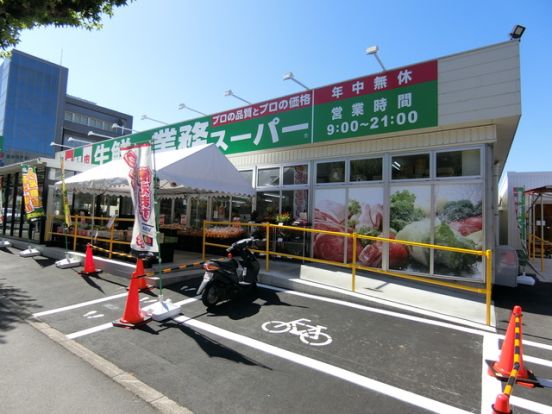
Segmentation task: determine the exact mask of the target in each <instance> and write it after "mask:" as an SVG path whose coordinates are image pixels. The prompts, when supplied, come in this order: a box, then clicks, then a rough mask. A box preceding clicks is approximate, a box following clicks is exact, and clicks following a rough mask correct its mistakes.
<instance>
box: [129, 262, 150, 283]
mask: <svg viewBox="0 0 552 414" xmlns="http://www.w3.org/2000/svg"><path fill="white" fill-rule="evenodd" d="M132 277H136V278H137V279H138V282H137V283H138V290H139V291H142V290H150V289H151V288H152V287H153V286H150V285H149V284H148V281H147V280H146V272H145V271H144V262H143V260H142V259H137V260H136V270H135V271H134V273H133V274H132Z"/></svg>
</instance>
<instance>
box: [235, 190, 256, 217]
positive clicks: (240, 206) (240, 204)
mask: <svg viewBox="0 0 552 414" xmlns="http://www.w3.org/2000/svg"><path fill="white" fill-rule="evenodd" d="M234 217H239V218H240V221H250V220H253V221H256V217H252V214H251V199H250V198H249V197H237V196H233V197H232V218H234Z"/></svg>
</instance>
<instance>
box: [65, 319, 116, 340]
mask: <svg viewBox="0 0 552 414" xmlns="http://www.w3.org/2000/svg"><path fill="white" fill-rule="evenodd" d="M109 328H113V323H112V322H107V323H104V324H101V325H98V326H94V327H92V328H88V329H84V330H82V331H78V332H74V333H72V334H69V335H66V336H67V339H75V338H79V337H81V336H85V335H89V334H91V333H94V332H100V331H104V330H106V329H109Z"/></svg>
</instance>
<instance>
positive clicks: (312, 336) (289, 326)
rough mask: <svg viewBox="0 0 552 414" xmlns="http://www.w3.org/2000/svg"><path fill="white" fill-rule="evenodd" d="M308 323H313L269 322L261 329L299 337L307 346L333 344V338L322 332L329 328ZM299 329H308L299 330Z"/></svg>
mask: <svg viewBox="0 0 552 414" xmlns="http://www.w3.org/2000/svg"><path fill="white" fill-rule="evenodd" d="M306 322H312V321H311V320H310V319H305V318H301V319H296V320H294V321H289V322H282V321H268V322H265V323H263V324H262V325H261V328H262V329H263V331H266V332H269V333H274V334H281V333H290V334H292V335H297V336H299V339H300V340H301V342H303V343H305V344H307V345H312V346H324V345H328V344H331V343H332V337H331V336H330V335H328V334H327V333H325V332H322V331H323V330H326V329H328V328H327V327H325V326H322V325H309V324H307V323H306ZM299 327H302V328H306V329H298V328H299ZM271 328H272V329H271ZM282 328H283V329H282ZM321 338H322V339H321Z"/></svg>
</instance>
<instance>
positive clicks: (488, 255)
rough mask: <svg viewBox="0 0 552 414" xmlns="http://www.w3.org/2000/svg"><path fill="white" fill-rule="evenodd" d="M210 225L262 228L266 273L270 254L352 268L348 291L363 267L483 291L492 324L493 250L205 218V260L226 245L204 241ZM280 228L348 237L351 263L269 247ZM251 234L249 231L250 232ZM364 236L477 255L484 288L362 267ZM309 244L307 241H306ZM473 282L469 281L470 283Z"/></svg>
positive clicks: (367, 267) (489, 321)
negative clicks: (482, 262)
mask: <svg viewBox="0 0 552 414" xmlns="http://www.w3.org/2000/svg"><path fill="white" fill-rule="evenodd" d="M210 225H216V226H225V225H226V226H234V227H235V226H241V227H250V228H254V229H255V230H264V234H265V235H266V243H265V249H264V250H259V249H253V251H255V252H257V253H263V254H264V255H265V268H266V271H267V272H268V271H269V270H270V257H271V256H273V257H284V258H289V259H296V260H302V261H307V262H313V263H321V264H328V265H332V266H338V267H342V268H347V269H351V290H352V291H353V292H354V291H355V289H356V273H357V271H358V270H365V271H369V272H374V273H379V274H384V275H387V276H392V277H397V278H401V279H406V280H413V281H416V282H421V283H426V284H431V285H437V286H442V287H447V288H452V289H458V290H463V291H468V292H472V293H477V294H482V295H485V310H486V312H485V321H486V324H487V325H488V326H490V324H491V294H492V251H491V250H470V249H463V248H458V247H449V246H440V245H435V244H428V243H419V242H413V241H407V240H398V239H390V238H385V237H376V236H367V235H363V234H357V233H344V232H336V231H329V230H319V229H312V228H308V227H298V226H285V225H279V224H271V223H242V222H220V221H217V222H215V221H208V220H205V221H204V222H203V240H202V259H203V260H205V254H206V247H207V246H212V247H221V248H226V247H228V245H225V244H220V243H212V242H208V241H207V236H206V234H207V228H208V226H210ZM271 230H274V232H272V233H271ZM282 230H288V231H295V232H303V234H304V235H306V234H311V235H312V234H327V235H332V236H339V237H343V238H348V239H350V240H351V241H352V260H351V263H343V262H337V261H332V260H325V259H317V258H314V257H309V255H305V254H303V255H298V254H292V253H288V252H282V251H277V250H271V245H272V246H273V247H277V246H278V242H277V240H278V236H277V233H276V231H278V232H281V231H282ZM250 233H252V231H250ZM361 239H366V240H371V241H373V242H380V243H393V244H395V243H396V244H402V245H406V246H416V247H423V248H428V249H435V250H443V251H449V252H455V253H463V254H471V255H475V256H479V257H481V258H482V259H484V260H485V272H484V273H485V274H484V278H483V285H484V286H485V287H484V288H483V287H475V286H471V285H467V284H462V283H456V282H454V283H453V282H450V281H446V280H441V279H435V278H431V277H424V276H419V275H413V274H408V273H406V272H402V271H400V272H399V271H393V270H389V269H383V268H377V267H370V266H364V265H362V264H358V263H357V240H361ZM303 240H306V237H304V238H303ZM309 244H310V243H309ZM473 282H474V281H472V283H473Z"/></svg>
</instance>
